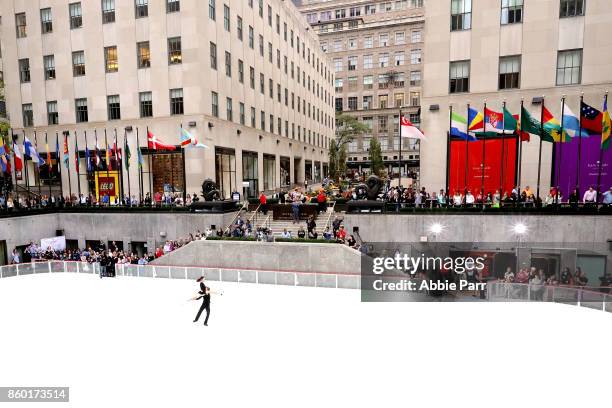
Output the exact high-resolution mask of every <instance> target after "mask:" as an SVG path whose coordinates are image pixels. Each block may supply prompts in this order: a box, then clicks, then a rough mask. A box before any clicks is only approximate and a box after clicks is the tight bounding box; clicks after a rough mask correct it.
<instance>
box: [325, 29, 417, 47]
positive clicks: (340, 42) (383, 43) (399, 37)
mask: <svg viewBox="0 0 612 408" xmlns="http://www.w3.org/2000/svg"><path fill="white" fill-rule="evenodd" d="M394 37H395V40H394V42H393V44H391V41H390V40H389V34H388V33H382V34H379V35H378V46H379V47H388V46H390V45H405V44H406V33H405V32H404V31H396V32H395V35H394ZM359 40H360V39H359V38H357V37H351V38H349V39H348V40H346V42H345V40H344V39H342V38H338V39H335V40H333V41H330V42H329V43H328V42H327V41H321V49H322V50H323V52H340V51H343V50H344V47H345V46H346V49H347V50H356V49H358V48H359ZM361 41H362V43H363V44H362V48H363V49H370V48H374V36H372V35H367V36H365V37H363V38H362V39H361ZM421 41H423V39H422V31H421V30H412V31H411V33H410V42H411V43H412V44H415V43H420V42H421Z"/></svg>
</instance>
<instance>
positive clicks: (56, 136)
mask: <svg viewBox="0 0 612 408" xmlns="http://www.w3.org/2000/svg"><path fill="white" fill-rule="evenodd" d="M55 158H56V160H57V169H58V171H60V170H61V162H60V148H59V136H58V135H57V133H56V134H55Z"/></svg>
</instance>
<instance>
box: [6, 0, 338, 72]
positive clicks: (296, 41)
mask: <svg viewBox="0 0 612 408" xmlns="http://www.w3.org/2000/svg"><path fill="white" fill-rule="evenodd" d="M258 3H259V10H260V13H259V15H260V17H262V18H263V0H259V1H258ZM248 4H249V7H251V8H253V1H252V0H249V3H248ZM101 5H102V22H103V23H112V22H114V21H115V0H101ZM148 6H149V0H134V7H135V16H136V18H141V17H147V16H148ZM68 9H69V15H70V28H71V29H75V28H80V27H82V25H83V12H82V7H81V3H80V2H76V3H70V4H69V6H68ZM166 10H167V12H169V13H170V12H176V11H180V0H166ZM208 10H209V12H208V15H209V18H210V19H211V20H213V21H216V19H217V5H216V0H208ZM272 14H273V13H272V7H271V6H270V5H268V24H269V25H270V27H272V20H273V18H272V17H273V16H272ZM230 15H231V13H230V7H229V6H228V5H227V4H224V5H223V27H224V29H225V30H226V31H228V32H229V31H230V30H231V22H230ZM40 20H41V32H42V33H43V34H47V33H52V32H53V17H52V12H51V8H50V7H48V8H44V9H41V10H40ZM15 25H16V30H17V38H24V37H26V36H27V19H26V13H17V14H15ZM282 27H283V33H282V36H283V38H284V40H285V42H287V43H290V45H291V48H294V45H296V46H297V53H298V55H299V54H300V44H301V48H302V50H301V53H302V59H303V60H306V61H307V63H308V64H309V65H310V64H312V67H313V68H315V69H316V70H317V73H319V74H321V75H322V76H324V78H325V80H328V69H327V67H326V66H325V64H324V63H323V62H322V61H321V60H320V59H319V57H316V56H315V53H314V51H312V52H311V49H310V47H306V43H305V41H304V40H302V41H301V42H300V37H299V36H297V35H295V34H294V31H293V29H289V27H288V25H287V23H286V22H284V23H283V24H282ZM248 30H249V32H248V36H249V37H248V41H249V47H250V48H251V49H254V39H255V34H254V29H253V27H251V26H249V28H248ZM276 33H277V34H278V35H279V36H280V35H281V18H280V15H279V14H276ZM236 34H237V36H238V39H239V40H240V41H242V40H243V35H244V32H243V21H242V17H241V16H237V19H236ZM177 38H178V37H177ZM178 41H179V44H178V45H179V49H178V53H179V54H180V38H178ZM263 48H264V44H263V36H262V35H260V36H259V49H260V54H261V56H263V55H264V52H263ZM268 48H269V54H270V57H269V59H270V62H272V57H271V54H272V43H271V42H268ZM168 52H169V53H170V52H171V50H170V43H169V44H168ZM277 54H280V50H278V49H277ZM179 58H180V55H179ZM279 59H280V57H279ZM169 60H170V61H171V63H177V62H180V60H172V59H171V58H169ZM329 76H331V73H330V75H329ZM330 83H331V78H330Z"/></svg>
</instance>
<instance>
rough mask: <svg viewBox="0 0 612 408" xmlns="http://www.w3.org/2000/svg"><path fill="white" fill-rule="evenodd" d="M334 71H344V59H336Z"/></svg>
mask: <svg viewBox="0 0 612 408" xmlns="http://www.w3.org/2000/svg"><path fill="white" fill-rule="evenodd" d="M334 70H335V71H336V72H341V71H342V58H334Z"/></svg>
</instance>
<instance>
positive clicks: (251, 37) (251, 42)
mask: <svg viewBox="0 0 612 408" xmlns="http://www.w3.org/2000/svg"><path fill="white" fill-rule="evenodd" d="M254 46H255V32H254V31H253V27H251V26H249V48H250V49H253V47H254Z"/></svg>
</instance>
